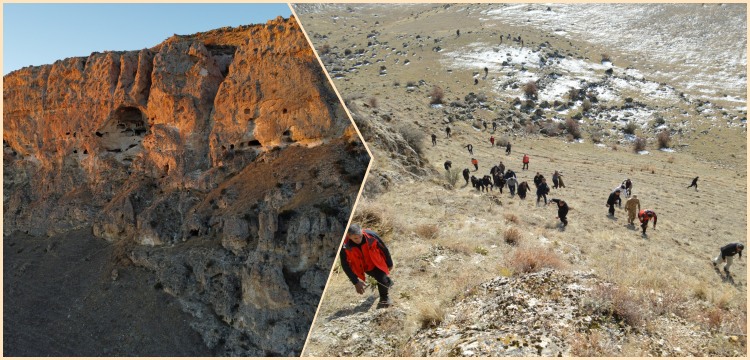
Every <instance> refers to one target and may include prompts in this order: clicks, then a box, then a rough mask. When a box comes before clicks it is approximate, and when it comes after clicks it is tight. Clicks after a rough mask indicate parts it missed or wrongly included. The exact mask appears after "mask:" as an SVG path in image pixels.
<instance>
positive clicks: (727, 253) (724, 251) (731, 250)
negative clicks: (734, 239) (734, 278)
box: [712, 243, 745, 274]
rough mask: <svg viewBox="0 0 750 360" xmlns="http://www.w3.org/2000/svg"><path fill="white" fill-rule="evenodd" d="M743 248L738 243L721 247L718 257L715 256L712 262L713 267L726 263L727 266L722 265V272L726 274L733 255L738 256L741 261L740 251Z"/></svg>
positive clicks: (743, 246)
mask: <svg viewBox="0 0 750 360" xmlns="http://www.w3.org/2000/svg"><path fill="white" fill-rule="evenodd" d="M744 248H745V245H742V244H740V243H732V244H727V245H724V246H722V247H721V252H720V253H719V256H717V257H716V259H714V260H713V261H712V262H713V264H714V267H716V266H717V265H718V264H721V263H723V262H725V261H726V263H727V264H726V265H724V271H725V272H726V273H727V274H728V273H729V267H730V266H732V258H733V257H734V255H735V254H739V255H740V259H742V250H743V249H744Z"/></svg>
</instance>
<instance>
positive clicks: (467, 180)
mask: <svg viewBox="0 0 750 360" xmlns="http://www.w3.org/2000/svg"><path fill="white" fill-rule="evenodd" d="M463 176H464V180H466V185H469V169H468V168H464V171H463Z"/></svg>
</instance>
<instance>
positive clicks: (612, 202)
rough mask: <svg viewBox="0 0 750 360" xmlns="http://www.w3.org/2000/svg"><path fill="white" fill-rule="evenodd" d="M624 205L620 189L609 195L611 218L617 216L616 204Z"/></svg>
mask: <svg viewBox="0 0 750 360" xmlns="http://www.w3.org/2000/svg"><path fill="white" fill-rule="evenodd" d="M618 202H619V203H622V199H620V189H615V191H613V192H612V193H610V194H609V198H607V206H609V216H615V203H618Z"/></svg>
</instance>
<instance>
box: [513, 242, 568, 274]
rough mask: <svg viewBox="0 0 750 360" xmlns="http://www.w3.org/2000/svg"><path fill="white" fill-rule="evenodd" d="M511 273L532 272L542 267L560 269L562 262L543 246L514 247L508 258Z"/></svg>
mask: <svg viewBox="0 0 750 360" xmlns="http://www.w3.org/2000/svg"><path fill="white" fill-rule="evenodd" d="M508 267H510V268H511V269H512V270H513V274H525V273H534V272H537V271H540V270H542V269H560V268H562V267H563V262H562V260H560V258H559V257H558V256H557V254H555V253H554V252H553V251H550V250H548V249H545V248H539V247H535V248H527V249H516V251H515V252H513V254H512V255H511V257H510V260H508Z"/></svg>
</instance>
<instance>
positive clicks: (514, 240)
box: [503, 227, 523, 246]
mask: <svg viewBox="0 0 750 360" xmlns="http://www.w3.org/2000/svg"><path fill="white" fill-rule="evenodd" d="M522 238H523V235H521V231H520V230H518V229H517V228H514V227H511V228H507V229H505V232H504V233H503V240H505V243H506V244H510V245H514V246H515V245H518V244H520V243H521V239H522Z"/></svg>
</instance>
